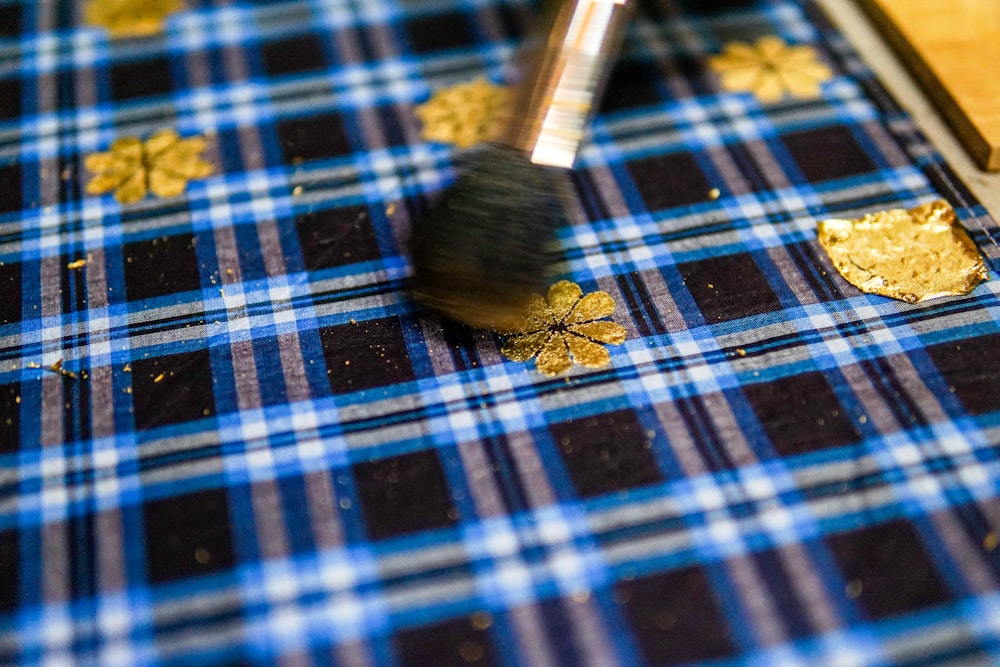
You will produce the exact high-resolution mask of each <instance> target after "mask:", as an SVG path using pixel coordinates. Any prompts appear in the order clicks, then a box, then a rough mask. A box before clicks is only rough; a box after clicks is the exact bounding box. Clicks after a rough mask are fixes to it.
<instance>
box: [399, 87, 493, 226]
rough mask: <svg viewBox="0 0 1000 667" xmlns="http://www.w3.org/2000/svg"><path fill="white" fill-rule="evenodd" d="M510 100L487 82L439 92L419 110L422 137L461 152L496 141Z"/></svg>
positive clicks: (417, 111)
mask: <svg viewBox="0 0 1000 667" xmlns="http://www.w3.org/2000/svg"><path fill="white" fill-rule="evenodd" d="M509 99H510V91H509V89H507V88H506V87H504V86H497V85H494V84H492V83H490V82H489V81H487V80H486V79H483V78H478V79H474V80H472V81H469V82H467V83H460V84H456V85H454V86H449V87H447V88H442V89H440V90H437V91H435V92H434V94H433V95H432V96H431V98H430V99H429V100H427V101H426V102H424V103H423V104H421V105H420V106H418V107H417V109H416V114H417V118H419V119H420V122H421V123H422V124H423V129H422V130H421V132H420V136H421V137H422V138H423V139H426V140H428V141H440V142H442V143H450V144H455V145H456V146H458V147H459V148H468V147H469V146H473V145H475V144H477V143H479V142H480V141H489V140H490V139H495V138H496V137H497V135H498V133H499V128H498V126H497V123H496V118H497V116H496V111H497V110H498V109H500V108H502V107H503V106H504V105H506V104H507V102H508V100H509ZM390 215H391V214H390Z"/></svg>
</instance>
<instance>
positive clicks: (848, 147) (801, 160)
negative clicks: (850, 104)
mask: <svg viewBox="0 0 1000 667" xmlns="http://www.w3.org/2000/svg"><path fill="white" fill-rule="evenodd" d="M781 141H782V142H783V143H784V144H785V146H786V147H787V148H788V152H789V153H791V154H792V157H794V158H795V162H796V163H797V164H798V165H799V169H800V170H801V171H802V174H803V175H804V176H805V177H806V179H807V180H808V181H809V182H810V183H817V182H820V181H829V180H833V179H837V178H847V177H849V176H857V175H859V174H867V173H870V172H872V171H875V164H874V163H873V162H872V160H871V158H870V157H868V155H867V154H866V153H865V151H864V149H863V148H862V147H861V146H860V145H859V144H858V142H857V140H856V139H855V138H854V135H853V134H851V131H850V130H848V129H847V128H846V127H843V126H834V127H823V128H820V129H817V130H803V131H801V132H791V133H789V134H786V135H783V136H782V137H781Z"/></svg>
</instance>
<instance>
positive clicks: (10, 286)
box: [0, 263, 22, 326]
mask: <svg viewBox="0 0 1000 667" xmlns="http://www.w3.org/2000/svg"><path fill="white" fill-rule="evenodd" d="M21 305H22V302H21V265H20V264H15V263H11V264H6V263H5V264H3V265H2V266H0V326H3V325H4V324H14V323H17V322H20V321H21Z"/></svg>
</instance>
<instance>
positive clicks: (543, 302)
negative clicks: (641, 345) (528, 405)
mask: <svg viewBox="0 0 1000 667" xmlns="http://www.w3.org/2000/svg"><path fill="white" fill-rule="evenodd" d="M614 310H615V302H614V299H612V298H611V296H610V295H608V293H607V292H591V293H590V294H587V295H586V296H584V294H583V290H581V289H580V286H579V285H577V284H576V283H572V282H570V281H568V280H561V281H559V282H558V283H556V284H555V285H552V287H550V288H549V293H548V298H546V297H543V296H542V295H540V294H533V295H532V296H531V301H530V302H529V303H528V306H527V307H526V308H525V311H524V313H523V314H522V319H521V322H520V324H519V325H518V326H516V327H515V328H514V329H513V330H511V331H506V332H502V333H509V334H513V335H512V336H511V338H509V339H508V340H507V342H506V343H504V346H503V348H502V349H501V350H500V351H501V352H502V353H503V354H504V356H506V357H507V358H508V359H510V360H512V361H528V360H530V359H533V358H535V357H537V359H536V360H535V367H536V368H537V369H538V370H539V371H540V372H541V373H544V374H545V375H549V376H552V375H558V374H559V373H563V372H565V371H568V370H569V369H570V368H571V367H572V366H573V363H574V362H575V363H577V364H579V365H581V366H586V367H587V368H601V367H602V366H607V365H608V364H610V363H611V355H610V354H609V353H608V350H607V348H605V347H604V345H621V344H622V343H623V342H624V341H625V328H624V327H622V326H620V325H618V324H616V323H614V322H609V321H603V318H605V317H609V316H610V315H611V314H612V313H613V312H614Z"/></svg>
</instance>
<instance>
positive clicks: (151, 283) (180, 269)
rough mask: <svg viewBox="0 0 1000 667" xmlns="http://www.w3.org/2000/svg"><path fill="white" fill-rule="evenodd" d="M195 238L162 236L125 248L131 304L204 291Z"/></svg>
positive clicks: (127, 289) (126, 276) (123, 251)
mask: <svg viewBox="0 0 1000 667" xmlns="http://www.w3.org/2000/svg"><path fill="white" fill-rule="evenodd" d="M194 244H195V241H194V236H193V235H192V234H178V235H176V236H160V237H157V238H153V239H149V240H146V241H133V242H132V243H127V244H125V245H124V246H122V257H123V260H124V262H125V292H126V294H127V295H128V299H129V301H139V300H141V299H152V298H155V297H160V296H166V295H167V294H174V293H177V292H187V291H190V290H199V289H201V274H200V272H199V271H198V255H197V254H196V252H195V247H194Z"/></svg>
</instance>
